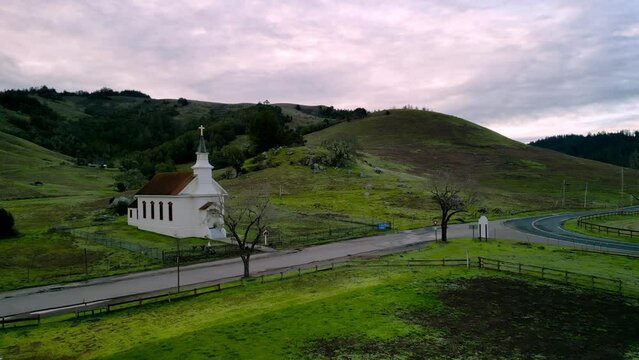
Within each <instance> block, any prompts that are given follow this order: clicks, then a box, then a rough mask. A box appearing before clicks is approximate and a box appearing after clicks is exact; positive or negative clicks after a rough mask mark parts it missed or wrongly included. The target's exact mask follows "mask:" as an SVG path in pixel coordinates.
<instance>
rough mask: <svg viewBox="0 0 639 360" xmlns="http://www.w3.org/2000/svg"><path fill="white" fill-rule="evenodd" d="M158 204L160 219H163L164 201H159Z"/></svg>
mask: <svg viewBox="0 0 639 360" xmlns="http://www.w3.org/2000/svg"><path fill="white" fill-rule="evenodd" d="M158 205H159V206H160V220H164V203H163V202H162V201H160V203H159V204H158Z"/></svg>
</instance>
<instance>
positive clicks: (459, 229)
mask: <svg viewBox="0 0 639 360" xmlns="http://www.w3.org/2000/svg"><path fill="white" fill-rule="evenodd" d="M579 214H581V213H578V214H577V213H576V214H564V215H555V216H538V217H532V218H525V219H515V220H506V221H503V220H502V221H495V222H493V223H492V224H491V228H492V229H491V230H489V232H490V235H491V236H492V237H496V238H500V239H511V240H515V241H529V242H530V241H539V242H549V241H550V242H553V241H554V242H558V241H561V242H567V243H573V244H574V243H580V244H584V245H595V246H598V247H608V248H611V249H614V250H619V251H632V252H635V251H638V252H639V246H638V245H635V244H626V243H620V242H616V241H611V240H605V239H599V238H594V237H589V236H584V235H580V234H575V233H569V232H566V231H565V230H563V229H561V228H560V227H559V225H560V224H561V223H562V222H563V221H564V220H565V219H567V218H570V217H575V216H577V215H579ZM435 236H436V234H435V232H434V231H433V230H432V229H428V230H426V229H418V230H410V231H403V232H399V233H391V234H387V235H381V236H373V237H367V238H361V239H355V240H348V241H342V242H337V243H331V244H325V245H319V246H313V247H308V248H304V249H301V250H296V251H286V252H276V253H267V254H260V255H256V256H254V257H253V259H252V260H251V272H252V273H253V274H261V273H277V272H279V271H282V270H286V269H290V268H297V267H304V266H311V264H316V263H322V262H323V263H330V262H339V261H345V260H348V259H349V258H350V257H352V256H357V255H365V254H372V253H377V254H379V253H391V252H397V251H403V250H406V249H410V248H415V247H418V246H419V245H421V244H423V243H425V242H427V241H433V240H435ZM439 236H440V235H439ZM470 236H472V230H470V229H469V227H468V224H462V225H453V226H451V227H449V237H450V238H459V237H470ZM552 239H555V240H552ZM242 272H243V267H242V263H241V261H240V260H239V259H228V260H221V261H216V262H211V263H206V264H197V265H191V266H186V267H182V269H181V271H180V282H181V285H182V286H188V285H192V284H197V283H202V282H206V281H215V280H221V279H226V278H233V277H237V276H240V275H241V274H242ZM176 283H177V272H176V270H175V268H170V269H161V270H154V271H148V272H143V273H136V274H130V275H124V276H116V277H108V278H100V279H93V280H89V281H86V282H79V283H72V284H66V285H56V286H45V287H38V288H30V289H24V290H17V291H12V292H7V293H2V294H0V316H6V315H10V314H17V313H26V312H37V311H38V310H40V309H45V308H52V307H60V306H68V305H71V304H77V303H81V302H83V301H86V302H87V303H89V302H92V301H96V300H101V299H108V298H113V297H119V296H127V295H135V294H140V293H145V292H149V291H159V290H166V289H170V288H174V287H175V286H176Z"/></svg>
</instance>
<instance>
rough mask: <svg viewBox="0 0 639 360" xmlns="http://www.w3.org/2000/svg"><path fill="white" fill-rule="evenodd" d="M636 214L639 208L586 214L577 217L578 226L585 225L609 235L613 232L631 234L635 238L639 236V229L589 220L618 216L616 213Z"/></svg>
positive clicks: (621, 234) (623, 234)
mask: <svg viewBox="0 0 639 360" xmlns="http://www.w3.org/2000/svg"><path fill="white" fill-rule="evenodd" d="M636 214H639V210H633V211H624V210H620V211H611V212H605V213H600V214H592V215H584V216H580V217H578V218H577V226H579V227H583V228H584V229H586V230H591V231H599V232H601V233H603V232H605V233H606V234H608V235H610V234H612V235H617V236H629V237H631V238H633V237H637V236H639V231H637V230H631V229H623V228H618V227H614V226H606V225H600V224H595V223H592V222H589V221H588V220H592V219H605V218H607V217H610V216H616V215H636Z"/></svg>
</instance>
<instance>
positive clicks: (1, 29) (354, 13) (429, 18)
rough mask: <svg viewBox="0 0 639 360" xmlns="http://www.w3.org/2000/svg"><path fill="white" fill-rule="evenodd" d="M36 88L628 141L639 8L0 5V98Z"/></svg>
mask: <svg viewBox="0 0 639 360" xmlns="http://www.w3.org/2000/svg"><path fill="white" fill-rule="evenodd" d="M45 84H46V85H48V86H53V87H55V88H56V89H58V90H64V89H66V90H78V89H83V90H95V89H98V88H101V87H104V86H106V87H110V88H113V89H117V90H122V89H138V90H141V91H144V92H146V93H148V94H150V95H151V96H152V97H154V98H177V97H186V98H189V99H198V100H208V101H217V102H229V103H234V102H257V101H259V100H264V99H268V100H269V101H271V102H290V103H301V104H330V105H334V106H336V107H341V108H342V107H343V108H354V107H357V106H364V107H366V108H367V109H369V110H375V109H383V108H390V107H401V106H403V105H406V104H411V105H414V106H419V107H427V108H430V109H433V110H436V111H441V112H446V113H450V114H454V115H457V116H460V117H463V118H466V119H468V120H471V121H473V122H476V123H479V124H482V125H484V126H488V127H489V128H491V129H493V130H496V131H498V132H500V133H502V134H505V135H507V136H510V137H512V138H515V139H518V140H522V141H528V140H531V139H536V138H539V137H543V136H547V135H553V134H562V133H587V132H596V131H601V130H620V129H630V130H635V129H638V130H639V1H611V0H606V1H588V0H576V1H551V0H548V1H540V0H533V1H524V0H517V1H510V2H506V1H490V0H483V1H475V0H468V1H463V0H460V1H437V2H436V1H418V0H393V1H345V0H324V1H312V0H303V1H302V0H300V1H238V0H234V1H230V0H229V1H196V0H188V1H175V0H174V1H159V0H157V1H155V0H140V1H106V0H105V1H79V0H42V1H38V0H2V4H0V89H7V88H24V87H31V86H38V85H45Z"/></svg>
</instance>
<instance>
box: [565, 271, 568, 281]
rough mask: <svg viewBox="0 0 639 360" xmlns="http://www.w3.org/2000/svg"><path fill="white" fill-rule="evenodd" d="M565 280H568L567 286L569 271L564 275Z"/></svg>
mask: <svg viewBox="0 0 639 360" xmlns="http://www.w3.org/2000/svg"><path fill="white" fill-rule="evenodd" d="M564 280H566V284H568V271H566V272H565V273H564Z"/></svg>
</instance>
